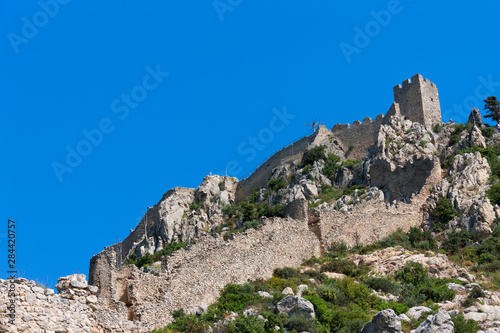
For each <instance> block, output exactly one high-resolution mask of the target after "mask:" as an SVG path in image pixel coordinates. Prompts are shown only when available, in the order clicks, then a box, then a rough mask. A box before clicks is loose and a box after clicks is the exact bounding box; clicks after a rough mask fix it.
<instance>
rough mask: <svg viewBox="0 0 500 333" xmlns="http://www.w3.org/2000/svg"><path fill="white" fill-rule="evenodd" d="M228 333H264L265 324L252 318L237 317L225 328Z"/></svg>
mask: <svg viewBox="0 0 500 333" xmlns="http://www.w3.org/2000/svg"><path fill="white" fill-rule="evenodd" d="M226 330H227V332H228V333H265V332H267V331H266V328H265V322H264V321H263V320H259V319H258V318H257V317H254V316H248V317H245V316H238V317H236V320H235V321H231V322H229V324H228V325H227V327H226Z"/></svg>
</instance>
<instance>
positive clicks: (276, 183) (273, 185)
mask: <svg viewBox="0 0 500 333" xmlns="http://www.w3.org/2000/svg"><path fill="white" fill-rule="evenodd" d="M287 186H288V184H287V182H286V180H284V179H282V178H281V177H279V178H274V179H271V180H270V181H269V183H267V187H268V188H269V190H270V191H271V192H278V191H279V190H280V189H282V188H286V187H287Z"/></svg>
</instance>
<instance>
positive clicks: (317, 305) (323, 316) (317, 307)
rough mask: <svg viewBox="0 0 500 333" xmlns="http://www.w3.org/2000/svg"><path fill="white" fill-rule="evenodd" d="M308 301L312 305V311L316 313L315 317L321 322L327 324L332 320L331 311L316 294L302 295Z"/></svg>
mask: <svg viewBox="0 0 500 333" xmlns="http://www.w3.org/2000/svg"><path fill="white" fill-rule="evenodd" d="M304 298H305V299H307V300H308V301H309V302H311V303H312V305H314V312H315V313H316V318H318V320H319V321H320V322H321V323H322V324H323V325H327V324H329V323H330V321H331V320H332V313H331V312H330V310H328V306H327V304H326V302H325V301H324V300H323V299H322V298H321V297H319V296H317V295H312V296H304Z"/></svg>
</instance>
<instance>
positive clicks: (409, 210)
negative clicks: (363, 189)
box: [309, 190, 429, 248]
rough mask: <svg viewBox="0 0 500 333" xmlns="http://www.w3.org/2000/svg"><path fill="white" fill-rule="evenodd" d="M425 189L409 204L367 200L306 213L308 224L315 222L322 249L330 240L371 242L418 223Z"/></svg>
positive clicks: (355, 243)
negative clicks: (342, 208)
mask: <svg viewBox="0 0 500 333" xmlns="http://www.w3.org/2000/svg"><path fill="white" fill-rule="evenodd" d="M428 195H429V192H428V191H427V190H423V191H422V193H421V194H419V195H417V196H416V197H414V198H413V200H412V203H410V204H407V203H403V202H398V203H397V204H391V203H388V202H385V201H380V202H368V203H363V204H361V205H354V207H353V208H352V209H351V210H349V211H347V212H341V211H338V210H335V209H334V208H333V207H331V206H330V207H327V208H319V209H316V210H314V211H310V212H309V224H311V225H315V226H316V227H317V229H318V235H319V237H320V238H321V244H322V247H323V248H326V247H328V246H329V245H331V244H332V242H335V243H340V242H344V243H346V244H347V245H348V246H355V245H358V244H365V245H366V244H371V243H373V242H375V241H378V240H380V239H383V238H385V237H387V236H389V235H390V234H391V233H392V232H394V231H396V230H397V229H398V228H401V229H403V230H404V231H408V230H409V229H410V227H414V226H417V227H418V226H420V225H421V223H422V214H423V213H422V210H421V208H422V205H423V204H424V202H425V200H426V199H427V197H428Z"/></svg>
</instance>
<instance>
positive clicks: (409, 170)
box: [370, 155, 441, 200]
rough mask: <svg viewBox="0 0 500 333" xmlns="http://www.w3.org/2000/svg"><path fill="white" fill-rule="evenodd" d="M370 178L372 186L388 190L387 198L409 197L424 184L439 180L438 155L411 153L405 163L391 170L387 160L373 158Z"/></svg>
mask: <svg viewBox="0 0 500 333" xmlns="http://www.w3.org/2000/svg"><path fill="white" fill-rule="evenodd" d="M370 178H371V182H370V184H371V185H372V186H377V187H384V189H385V190H387V191H388V194H389V195H390V197H389V199H391V200H394V199H396V198H402V197H403V198H404V197H406V198H408V199H409V198H410V196H411V195H412V194H414V193H418V192H419V191H420V190H421V189H422V188H423V187H424V186H425V185H427V184H438V183H439V182H440V181H441V164H440V161H439V158H438V157H434V158H429V157H426V156H420V157H417V156H415V155H413V158H412V159H410V160H408V161H407V162H406V164H405V165H403V166H398V167H396V168H395V169H394V170H392V169H391V163H390V161H389V160H387V159H383V158H381V159H375V160H374V161H373V163H372V165H371V166H370Z"/></svg>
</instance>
